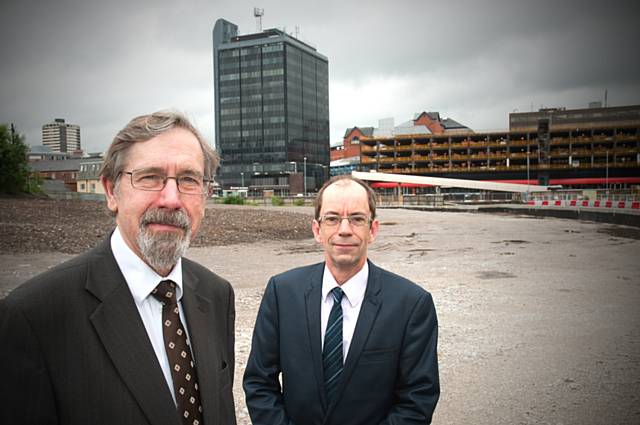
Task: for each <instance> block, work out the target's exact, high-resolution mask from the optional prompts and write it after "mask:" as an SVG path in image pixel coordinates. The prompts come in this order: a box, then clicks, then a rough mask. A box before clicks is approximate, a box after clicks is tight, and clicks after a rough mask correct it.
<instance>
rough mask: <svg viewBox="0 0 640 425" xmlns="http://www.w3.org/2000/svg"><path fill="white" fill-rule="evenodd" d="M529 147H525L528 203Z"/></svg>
mask: <svg viewBox="0 0 640 425" xmlns="http://www.w3.org/2000/svg"><path fill="white" fill-rule="evenodd" d="M529 153H530V152H529V146H527V201H529Z"/></svg>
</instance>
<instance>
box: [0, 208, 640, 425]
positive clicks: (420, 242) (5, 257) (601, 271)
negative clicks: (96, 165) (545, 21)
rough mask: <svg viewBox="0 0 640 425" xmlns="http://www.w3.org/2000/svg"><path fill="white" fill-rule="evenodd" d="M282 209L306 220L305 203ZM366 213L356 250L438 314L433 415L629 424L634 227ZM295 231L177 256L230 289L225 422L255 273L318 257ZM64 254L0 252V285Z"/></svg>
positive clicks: (634, 367) (258, 279) (637, 242)
mask: <svg viewBox="0 0 640 425" xmlns="http://www.w3.org/2000/svg"><path fill="white" fill-rule="evenodd" d="M243 208H251V207H243ZM223 210H226V209H225V207H216V208H214V209H211V210H210V211H208V214H209V215H215V214H223V213H222V212H221V211H223ZM272 210H273V208H271V209H267V211H272ZM234 211H237V210H234ZM253 211H258V214H261V213H260V212H259V211H265V210H257V209H255V210H253ZM276 211H278V210H276ZM282 211H287V210H282ZM288 211H291V209H289V210H288ZM288 211H287V212H288ZM293 211H298V212H303V213H305V214H308V216H307V217H304V216H303V218H304V219H305V220H306V219H310V214H311V209H310V208H298V209H295V210H293ZM265 214H266V213H265ZM380 219H381V224H382V225H381V231H380V234H379V237H378V240H377V241H376V242H375V243H374V244H373V245H372V246H371V251H370V258H371V259H372V261H374V262H375V263H376V264H377V265H379V266H382V267H385V268H387V269H389V270H391V271H394V272H396V273H399V274H402V275H404V276H406V277H408V278H410V279H412V280H414V281H415V282H416V283H418V284H420V285H422V286H423V287H425V288H426V289H427V290H429V291H430V292H431V293H432V294H433V296H434V300H435V304H436V308H437V311H438V318H439V331H440V338H439V349H438V352H439V361H440V379H441V386H442V395H441V399H440V403H439V404H438V407H437V409H436V414H435V418H434V424H480V425H484V424H487V425H488V424H496V423H498V424H557V425H559V424H594V425H595V424H638V423H640V313H639V310H640V309H639V307H640V262H639V261H638V259H639V258H640V255H639V254H640V232H639V231H638V229H636V228H630V227H623V226H614V225H608V224H596V223H590V222H581V221H571V220H562V219H555V218H544V219H540V218H530V217H519V216H507V215H489V214H472V213H442V212H419V211H406V210H382V211H380ZM307 229H308V228H307ZM301 232H302V235H301V237H302V239H293V240H291V239H289V240H270V239H268V238H265V237H261V236H253V237H252V240H249V241H245V242H243V243H235V244H232V245H218V246H199V247H194V248H191V249H190V251H189V255H188V256H189V257H190V258H192V259H195V260H196V261H199V262H201V263H203V264H204V265H206V266H207V267H209V268H210V269H211V270H213V271H215V272H216V273H218V274H220V275H222V276H224V277H225V278H227V279H228V280H229V281H230V282H231V283H232V284H233V286H234V288H235V290H236V311H237V323H236V377H235V378H236V379H235V384H234V391H235V394H236V408H237V413H238V423H239V424H249V423H250V421H249V418H248V414H247V411H246V408H245V405H244V396H243V394H242V388H241V381H242V373H243V371H244V367H245V364H246V358H247V355H248V352H249V349H250V338H251V332H252V328H253V323H254V321H255V315H256V313H257V308H258V305H259V302H260V299H261V295H262V291H263V289H264V286H265V284H266V282H267V280H268V278H269V277H270V276H271V275H273V274H275V273H279V272H281V271H284V270H287V269H289V268H292V267H296V266H299V265H303V264H310V263H314V262H317V261H321V259H322V252H321V250H320V249H319V248H318V247H317V246H316V244H315V242H314V241H313V239H312V238H311V232H310V230H306V232H308V233H307V234H306V235H305V234H304V232H305V230H301ZM2 252H6V251H2ZM71 256H72V255H70V254H64V253H60V252H47V253H44V252H40V253H29V252H27V253H14V254H9V253H4V254H0V282H2V285H0V291H1V290H4V291H5V292H8V291H9V290H10V289H11V288H12V287H14V286H16V285H17V284H19V283H20V282H22V281H23V280H25V279H26V278H28V277H30V276H32V275H34V274H36V273H38V272H40V271H43V270H45V269H46V268H48V267H50V266H51V265H54V264H57V263H59V262H61V261H63V260H65V259H67V258H70V257H71Z"/></svg>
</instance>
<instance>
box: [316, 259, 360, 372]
mask: <svg viewBox="0 0 640 425" xmlns="http://www.w3.org/2000/svg"><path fill="white" fill-rule="evenodd" d="M368 279H369V263H367V262H366V261H365V263H364V266H363V267H362V269H360V271H359V272H358V273H356V274H355V276H353V277H352V278H351V279H349V280H347V281H346V282H345V283H343V284H342V285H338V282H336V279H335V278H334V277H333V275H332V274H331V272H330V271H329V268H328V267H327V265H326V264H325V266H324V274H323V275H322V304H321V308H320V321H321V325H320V326H321V332H322V346H323V347H324V333H325V332H326V330H327V322H328V321H329V313H331V308H332V307H333V296H332V295H331V294H330V293H329V292H331V290H332V289H333V288H335V287H336V286H339V287H340V288H341V289H342V291H344V296H343V297H342V302H341V303H340V305H341V306H342V354H343V355H342V359H343V361H346V360H347V353H348V352H349V346H350V345H351V340H352V339H353V332H354V331H355V329H356V322H357V321H358V315H359V314H360V307H362V300H363V299H364V293H365V291H366V289H367V280H368Z"/></svg>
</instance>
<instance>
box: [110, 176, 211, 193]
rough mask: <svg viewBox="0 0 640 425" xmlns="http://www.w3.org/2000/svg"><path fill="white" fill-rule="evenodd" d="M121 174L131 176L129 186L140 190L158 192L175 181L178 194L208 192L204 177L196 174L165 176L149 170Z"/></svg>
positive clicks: (207, 181) (208, 181)
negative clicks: (172, 180)
mask: <svg viewBox="0 0 640 425" xmlns="http://www.w3.org/2000/svg"><path fill="white" fill-rule="evenodd" d="M122 174H129V176H131V186H133V187H134V188H136V189H140V190H149V191H153V192H159V191H161V190H162V189H164V187H165V186H166V185H167V181H169V179H174V180H175V181H176V186H177V187H178V192H180V193H184V194H185V195H204V194H205V193H207V191H208V190H209V183H210V182H211V180H207V179H205V178H204V177H202V176H200V175H197V174H185V175H182V176H175V177H171V176H167V175H165V174H162V173H158V172H156V171H151V170H133V171H123V172H122Z"/></svg>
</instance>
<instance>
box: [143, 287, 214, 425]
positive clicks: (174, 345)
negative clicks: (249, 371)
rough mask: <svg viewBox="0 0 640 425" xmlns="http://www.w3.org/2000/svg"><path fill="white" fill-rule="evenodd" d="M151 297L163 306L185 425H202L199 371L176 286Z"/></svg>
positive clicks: (167, 345)
mask: <svg viewBox="0 0 640 425" xmlns="http://www.w3.org/2000/svg"><path fill="white" fill-rule="evenodd" d="M151 294H152V295H153V296H154V297H155V298H156V299H158V301H160V302H161V303H162V306H163V307H162V325H163V326H162V334H163V336H164V348H165V350H166V351H167V357H168V358H169V366H170V367H171V378H172V379H173V389H174V391H175V395H176V404H177V408H178V414H179V415H180V417H181V418H182V423H183V424H184V425H187V424H188V425H202V405H201V404H200V392H199V389H198V379H197V375H196V368H195V365H194V364H193V358H192V357H191V349H190V347H189V344H188V343H187V334H186V332H185V331H184V327H183V326H182V322H181V321H180V309H179V308H178V304H177V301H176V284H175V283H174V282H173V281H171V280H163V281H162V282H160V283H159V284H158V286H156V288H155V289H154V290H153V292H151Z"/></svg>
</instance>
